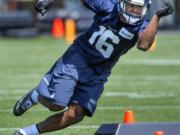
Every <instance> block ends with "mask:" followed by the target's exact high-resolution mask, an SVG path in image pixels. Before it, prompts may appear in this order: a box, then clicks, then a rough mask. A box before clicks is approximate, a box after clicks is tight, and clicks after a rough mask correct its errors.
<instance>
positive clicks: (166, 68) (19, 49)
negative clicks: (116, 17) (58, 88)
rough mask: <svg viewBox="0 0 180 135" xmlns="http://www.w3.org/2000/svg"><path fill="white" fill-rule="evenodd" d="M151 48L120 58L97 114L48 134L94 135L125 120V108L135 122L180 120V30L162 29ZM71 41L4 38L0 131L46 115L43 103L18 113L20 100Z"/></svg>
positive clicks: (5, 133) (6, 134)
mask: <svg viewBox="0 0 180 135" xmlns="http://www.w3.org/2000/svg"><path fill="white" fill-rule="evenodd" d="M157 44H158V47H157V49H156V50H155V51H153V52H141V51H138V50H137V49H136V48H134V49H132V50H131V51H130V52H129V53H128V54H126V55H125V56H124V57H122V58H121V59H120V61H119V62H118V63H117V65H116V66H115V68H114V69H113V72H112V76H111V77H110V78H109V81H108V83H107V84H106V85H105V91H104V94H103V95H102V97H101V99H100V100H99V103H98V108H97V111H96V113H95V114H94V117H92V118H85V119H84V121H83V122H81V123H80V124H77V125H75V126H72V127H70V128H68V129H65V130H62V131H59V132H55V133H51V134H50V135H58V134H61V135H92V134H94V132H95V131H96V130H97V128H98V126H100V125H101V124H103V123H117V122H123V114H124V111H125V110H129V109H131V110H133V111H134V112H135V119H136V122H165V121H180V84H179V82H180V35H179V34H159V35H158V36H157ZM67 47H68V45H67V44H66V43H65V42H64V41H63V40H61V39H53V38H51V37H38V38H32V39H13V38H0V135H11V134H12V133H13V131H14V130H15V129H16V128H19V127H23V126H25V125H29V124H32V123H35V122H39V121H41V120H43V119H45V118H46V117H47V116H49V115H51V114H52V113H51V112H49V111H48V110H47V109H46V108H43V107H42V106H41V105H38V106H35V107H33V108H32V109H31V110H30V111H28V112H27V113H26V114H25V115H23V116H22V117H14V116H13V114H12V108H13V106H14V104H15V102H16V100H17V99H18V98H19V97H21V96H22V95H23V94H24V93H26V92H27V91H28V90H29V89H31V88H33V87H34V86H36V85H37V84H38V83H39V80H40V79H41V77H42V75H43V74H44V73H46V71H48V69H49V68H50V67H51V65H52V64H53V63H54V62H55V60H56V59H57V58H58V57H60V56H61V55H62V54H63V52H64V51H65V50H66V48H67Z"/></svg>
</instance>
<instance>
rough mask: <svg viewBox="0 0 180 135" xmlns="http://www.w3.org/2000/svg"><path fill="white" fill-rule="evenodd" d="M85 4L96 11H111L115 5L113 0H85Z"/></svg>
mask: <svg viewBox="0 0 180 135" xmlns="http://www.w3.org/2000/svg"><path fill="white" fill-rule="evenodd" d="M83 5H84V6H86V7H87V8H88V9H90V10H92V11H93V12H95V13H101V12H111V11H112V9H113V6H114V1H113V0H83Z"/></svg>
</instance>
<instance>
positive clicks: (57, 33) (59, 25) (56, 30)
mask: <svg viewBox="0 0 180 135" xmlns="http://www.w3.org/2000/svg"><path fill="white" fill-rule="evenodd" d="M51 34H52V36H53V37H55V38H61V37H63V36H64V24H63V21H62V19H60V18H56V19H54V21H53V25H52V30H51Z"/></svg>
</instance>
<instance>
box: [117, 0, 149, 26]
mask: <svg viewBox="0 0 180 135" xmlns="http://www.w3.org/2000/svg"><path fill="white" fill-rule="evenodd" d="M149 5H150V3H149V4H147V3H145V2H144V0H120V1H119V13H120V17H121V20H122V21H123V22H125V23H128V24H131V25H135V24H136V23H137V22H139V21H140V20H142V19H143V18H144V16H145V15H146V13H147V10H148V9H149Z"/></svg>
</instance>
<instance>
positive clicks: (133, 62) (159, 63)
mask: <svg viewBox="0 0 180 135" xmlns="http://www.w3.org/2000/svg"><path fill="white" fill-rule="evenodd" d="M119 64H123V65H154V66H163V65H166V66H168V65H171V66H172V65H180V59H139V60H124V61H120V62H119Z"/></svg>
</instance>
